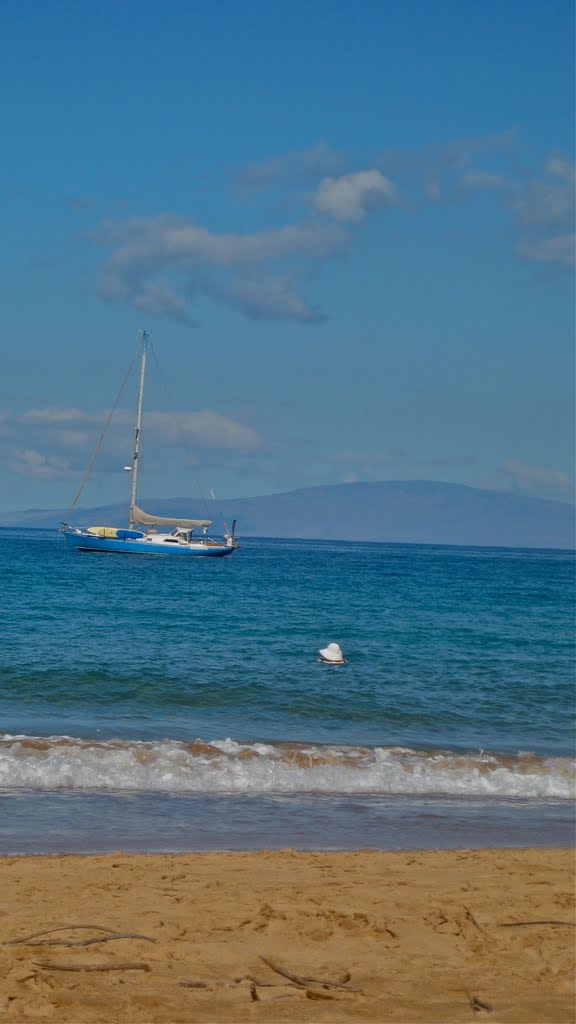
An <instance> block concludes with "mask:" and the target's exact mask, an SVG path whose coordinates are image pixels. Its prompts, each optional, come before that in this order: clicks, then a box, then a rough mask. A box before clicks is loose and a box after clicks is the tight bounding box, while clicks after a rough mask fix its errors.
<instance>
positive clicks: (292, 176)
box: [232, 142, 346, 191]
mask: <svg viewBox="0 0 576 1024" xmlns="http://www.w3.org/2000/svg"><path fill="white" fill-rule="evenodd" d="M345 165H346V156H345V154H344V153H342V152H338V151H337V150H334V149H331V148H330V146H327V145H326V143H325V142H319V143H318V144H317V145H315V146H311V147H310V148H309V149H302V150H293V151H292V152H290V153H285V154H283V155H282V156H275V157H271V158H270V159H268V160H262V161H260V162H254V163H251V164H246V165H245V166H244V167H241V168H240V169H239V170H238V171H236V172H235V173H234V175H233V177H232V181H233V184H234V185H237V186H240V188H242V189H244V190H248V191H258V190H261V189H266V188H276V187H278V186H283V187H286V186H292V187H301V186H303V185H306V184H309V183H310V182H314V181H318V180H319V179H320V178H323V177H325V176H326V175H329V174H337V173H338V172H340V171H342V170H343V169H344V168H345Z"/></svg>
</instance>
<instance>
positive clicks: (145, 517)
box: [60, 331, 238, 558]
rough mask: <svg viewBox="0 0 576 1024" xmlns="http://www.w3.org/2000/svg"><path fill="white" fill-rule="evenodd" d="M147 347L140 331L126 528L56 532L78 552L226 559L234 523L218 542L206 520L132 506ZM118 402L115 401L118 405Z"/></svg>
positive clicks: (232, 543)
mask: <svg viewBox="0 0 576 1024" xmlns="http://www.w3.org/2000/svg"><path fill="white" fill-rule="evenodd" d="M148 344H149V335H148V334H147V333H146V331H142V333H141V351H140V375H139V382H138V404H137V407H136V428H135V433H134V451H133V454H132V464H131V465H130V466H125V467H124V468H125V469H126V470H127V471H128V472H130V474H131V486H130V506H129V515H128V526H127V528H122V527H114V526H87V527H78V526H72V525H70V524H69V523H68V521H66V522H64V523H62V524H61V526H60V531H61V533H62V534H63V535H64V537H65V539H66V542H67V543H68V544H69V545H71V546H72V547H73V548H76V549H77V550H78V551H105V552H116V553H119V554H139V555H140V554H145V555H188V556H190V555H200V556H208V557H212V558H214V557H216V558H217V557H222V556H223V555H230V554H231V553H232V552H233V551H234V550H235V549H236V548H237V547H238V544H237V542H236V538H235V534H234V531H235V527H236V520H234V521H233V523H232V529H231V530H230V531H229V530H228V528H227V527H226V525H225V532H224V536H223V537H222V538H213V537H210V536H209V535H208V529H209V527H210V526H212V520H210V519H180V518H169V517H167V516H155V515H151V514H150V513H148V512H144V511H143V509H141V508H140V507H139V505H137V503H136V497H137V488H138V463H139V455H140V441H141V432H142V401H143V396H144V379H145V374H146V356H147V351H148ZM121 390H122V389H121ZM119 397H120V396H118V398H119ZM118 398H117V399H116V401H118ZM114 408H115V407H114ZM112 411H114V410H112ZM111 418H112V413H111V414H110V416H109V417H108V423H107V425H108V424H109V423H110V420H111ZM105 429H106V428H105ZM102 436H103V435H102ZM101 441H102V437H101V438H100V441H99V443H98V446H97V448H96V453H97V452H98V449H99V447H100V444H101ZM96 453H95V454H94V456H93V458H92V462H91V463H90V466H89V468H88V470H87V472H86V474H85V476H84V479H83V481H82V484H81V485H80V488H79V490H78V491H77V493H76V496H75V498H74V501H73V502H72V505H71V508H70V509H69V511H68V515H67V517H66V518H67V520H68V517H69V516H70V515H71V514H72V512H73V510H74V507H75V505H76V503H77V501H78V499H79V497H80V494H81V491H82V488H83V486H84V483H85V482H86V479H87V477H88V475H89V473H90V470H91V468H92V466H93V464H94V461H95V458H96ZM140 527H141V529H140Z"/></svg>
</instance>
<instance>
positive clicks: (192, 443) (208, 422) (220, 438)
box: [0, 406, 264, 479]
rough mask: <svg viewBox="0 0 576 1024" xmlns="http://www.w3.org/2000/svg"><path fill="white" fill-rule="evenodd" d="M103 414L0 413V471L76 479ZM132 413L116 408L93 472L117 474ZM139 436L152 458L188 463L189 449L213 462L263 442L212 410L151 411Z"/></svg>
mask: <svg viewBox="0 0 576 1024" xmlns="http://www.w3.org/2000/svg"><path fill="white" fill-rule="evenodd" d="M107 415H108V414H107V412H100V411H99V412H89V413H88V412H84V411H82V410H81V409H77V408H72V407H71V408H65V407H60V406H46V407H45V408H36V409H29V410H27V411H26V412H23V413H20V414H17V415H16V414H11V413H9V412H5V413H3V414H2V420H3V430H2V433H1V436H0V467H3V468H5V469H7V470H8V471H9V472H12V473H16V474H18V475H19V476H30V477H36V478H39V479H65V478H66V477H68V476H71V475H78V473H79V472H80V471H83V470H84V469H85V468H86V466H87V465H88V461H89V458H90V456H91V454H92V452H93V450H94V448H95V445H96V441H97V439H98V437H99V435H100V432H101V429H102V427H103V425H104V423H105V422H106V419H107ZM133 426H134V413H133V411H132V410H128V409H118V410H117V411H116V413H115V415H114V418H113V420H112V422H111V424H110V427H109V429H108V432H107V435H106V442H105V447H104V448H103V451H102V457H101V459H100V460H99V463H98V466H97V469H96V471H98V470H99V469H100V470H102V471H105V472H110V471H111V470H114V471H120V470H121V467H122V465H123V463H124V462H125V461H126V459H128V458H129V456H130V454H131V451H132V444H133ZM143 433H144V436H145V438H146V449H147V453H149V454H150V456H151V458H152V459H158V458H159V457H160V454H162V455H163V456H167V455H169V454H170V452H171V451H173V450H174V449H176V448H178V447H181V448H184V449H185V450H188V451H187V455H188V462H189V463H192V462H194V461H195V459H194V457H193V456H192V455H191V454H190V452H191V451H192V450H194V451H198V450H201V451H202V452H206V451H207V450H208V451H209V452H210V453H211V457H212V458H214V457H215V458H221V457H225V456H226V453H229V452H234V454H235V456H236V457H244V456H246V455H249V454H250V453H253V452H254V453H256V452H258V451H259V450H260V449H261V448H262V447H263V446H264V440H263V438H262V437H261V435H260V434H259V433H258V431H256V430H255V429H254V428H253V427H251V426H249V425H248V424H245V423H241V422H239V421H238V420H235V419H233V418H231V417H229V416H224V415H222V414H221V413H219V412H216V411H214V410H209V409H204V410H199V411H191V410H181V411H176V412H164V411H162V410H156V411H154V410H152V411H149V412H147V413H145V414H144V417H143Z"/></svg>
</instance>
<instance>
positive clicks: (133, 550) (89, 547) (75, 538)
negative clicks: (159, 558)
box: [64, 533, 234, 558]
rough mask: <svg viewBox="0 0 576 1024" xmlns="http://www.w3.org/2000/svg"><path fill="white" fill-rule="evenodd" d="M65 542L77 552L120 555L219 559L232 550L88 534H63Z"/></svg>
mask: <svg viewBox="0 0 576 1024" xmlns="http://www.w3.org/2000/svg"><path fill="white" fill-rule="evenodd" d="M64 536H65V538H66V541H67V543H68V544H70V545H71V546H72V547H74V548H76V549H77V550H78V551H104V552H108V553H110V552H114V553H116V554H120V555H126V554H132V555H200V556H202V557H208V558H221V557H222V556H223V555H230V554H231V553H232V552H233V551H234V548H231V547H228V546H227V545H226V544H222V545H218V546H217V547H206V548H204V547H198V548H189V547H184V546H181V545H180V544H178V545H176V544H154V543H150V542H149V541H148V542H143V541H135V540H117V539H116V538H113V537H91V536H89V535H88V534H81V533H65V534H64Z"/></svg>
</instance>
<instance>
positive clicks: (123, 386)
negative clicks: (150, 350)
mask: <svg viewBox="0 0 576 1024" xmlns="http://www.w3.org/2000/svg"><path fill="white" fill-rule="evenodd" d="M135 360H136V353H135V354H134V356H133V357H132V362H131V363H130V366H129V367H128V369H127V371H126V376H125V377H124V380H123V381H122V384H121V385H120V390H119V392H118V394H117V395H116V400H115V402H114V405H113V406H112V408H111V410H110V412H109V414H108V419H107V420H106V423H105V424H104V428H103V430H102V433H101V434H100V437H99V438H98V444H97V445H96V448H95V449H94V454H93V456H92V458H91V460H90V465H89V466H88V469H87V470H86V472H85V473H84V476H83V477H82V482H81V484H80V487H79V488H78V490H77V491H76V494H75V495H74V500H73V502H72V504H71V505H70V508H69V509H68V511H67V513H66V519H65V520H64V523H67V522H68V518H69V516H70V515H71V514H72V512H73V511H74V508H75V507H76V502H77V501H78V500H79V498H80V495H81V494H82V491H83V490H84V484H85V483H86V481H87V479H88V477H89V476H90V473H91V472H92V467H93V465H94V463H95V462H96V457H97V455H98V452H99V451H100V449H101V447H102V442H103V440H104V435H105V434H106V431H107V430H108V427H109V426H110V420H111V419H112V417H113V415H114V413H115V412H116V407H117V405H118V402H119V401H120V398H121V397H122V392H123V391H124V388H125V387H126V381H127V380H128V378H129V376H130V374H131V373H132V369H133V367H134V362H135Z"/></svg>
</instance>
